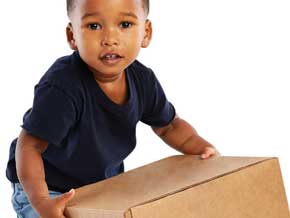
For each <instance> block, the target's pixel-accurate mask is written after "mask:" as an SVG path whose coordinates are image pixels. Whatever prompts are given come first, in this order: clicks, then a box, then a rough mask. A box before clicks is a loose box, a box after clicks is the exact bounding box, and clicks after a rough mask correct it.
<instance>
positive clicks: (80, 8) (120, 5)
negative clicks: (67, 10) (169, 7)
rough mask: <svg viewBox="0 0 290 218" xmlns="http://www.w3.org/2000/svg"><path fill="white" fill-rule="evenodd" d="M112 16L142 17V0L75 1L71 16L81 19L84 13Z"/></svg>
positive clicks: (143, 13)
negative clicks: (132, 14) (124, 14)
mask: <svg viewBox="0 0 290 218" xmlns="http://www.w3.org/2000/svg"><path fill="white" fill-rule="evenodd" d="M95 12H98V13H100V14H112V13H120V12H131V13H134V14H136V15H137V16H144V15H145V11H144V7H143V0H75V5H74V9H73V11H72V14H73V16H78V17H79V16H80V17H82V16H83V15H84V14H86V13H95Z"/></svg>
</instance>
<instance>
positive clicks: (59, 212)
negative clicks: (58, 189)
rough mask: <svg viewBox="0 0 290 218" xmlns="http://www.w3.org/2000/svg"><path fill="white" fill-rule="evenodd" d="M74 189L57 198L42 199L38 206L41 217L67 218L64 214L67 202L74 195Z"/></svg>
mask: <svg viewBox="0 0 290 218" xmlns="http://www.w3.org/2000/svg"><path fill="white" fill-rule="evenodd" d="M74 195H75V191H74V189H72V190H70V191H69V192H66V193H64V194H62V195H60V196H57V197H56V198H53V199H51V198H48V199H45V200H42V202H41V203H39V205H38V206H37V209H38V213H39V214H40V217H39V218H65V216H64V215H63V212H64V209H65V207H66V204H67V203H68V202H69V201H70V200H71V199H72V198H73V197H74Z"/></svg>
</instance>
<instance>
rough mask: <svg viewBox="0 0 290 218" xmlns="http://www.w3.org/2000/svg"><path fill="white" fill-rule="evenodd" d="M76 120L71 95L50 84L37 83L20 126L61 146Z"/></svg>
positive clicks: (74, 105) (75, 111)
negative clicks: (32, 98)
mask: <svg viewBox="0 0 290 218" xmlns="http://www.w3.org/2000/svg"><path fill="white" fill-rule="evenodd" d="M76 121H77V108H76V103H75V101H74V99H73V97H72V96H71V95H70V94H68V93H66V92H65V91H64V90H62V89H60V88H58V87H56V86H54V85H50V84H44V85H37V86H36V88H35V95H34V100H33V106H32V108H31V110H30V111H28V112H27V113H26V114H25V116H24V119H23V125H22V127H23V128H24V129H25V130H26V131H28V132H29V133H30V134H31V135H34V136H36V137H39V138H41V139H43V140H46V141H48V142H49V143H52V144H54V145H56V146H61V144H62V141H63V140H64V139H65V137H66V136H67V135H68V133H69V131H70V129H71V128H72V127H73V126H74V124H75V123H76Z"/></svg>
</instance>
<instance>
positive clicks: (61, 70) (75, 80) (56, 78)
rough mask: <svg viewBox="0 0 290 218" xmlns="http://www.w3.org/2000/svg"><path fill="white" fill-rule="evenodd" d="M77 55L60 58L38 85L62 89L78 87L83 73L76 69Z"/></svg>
mask: <svg viewBox="0 0 290 218" xmlns="http://www.w3.org/2000/svg"><path fill="white" fill-rule="evenodd" d="M75 56H76V54H75V53H73V54H72V55H68V56H63V57H60V58H58V59H57V60H56V61H55V62H54V63H53V64H52V65H51V66H50V67H49V69H48V70H47V71H46V73H45V74H44V75H43V76H42V78H41V79H40V81H39V83H38V85H43V84H50V85H52V86H56V87H58V88H60V89H62V88H63V89H66V88H70V87H77V86H78V84H79V83H80V82H81V80H82V78H81V73H80V72H79V71H80V70H79V68H78V67H76V66H77V63H76V57H75Z"/></svg>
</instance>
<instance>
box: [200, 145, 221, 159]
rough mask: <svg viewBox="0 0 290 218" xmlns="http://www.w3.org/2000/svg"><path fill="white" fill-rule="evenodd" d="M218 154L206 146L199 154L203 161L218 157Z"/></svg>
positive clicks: (211, 147) (212, 148)
mask: <svg viewBox="0 0 290 218" xmlns="http://www.w3.org/2000/svg"><path fill="white" fill-rule="evenodd" d="M219 155H220V154H219V152H218V151H217V150H216V148H215V147H213V146H207V147H205V148H204V150H203V152H202V153H201V155H200V157H201V159H203V160H205V159H208V158H210V157H212V156H219Z"/></svg>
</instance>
